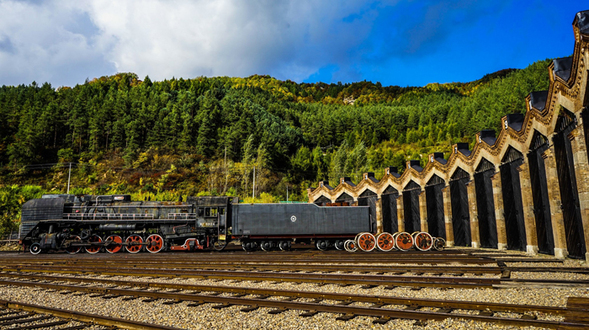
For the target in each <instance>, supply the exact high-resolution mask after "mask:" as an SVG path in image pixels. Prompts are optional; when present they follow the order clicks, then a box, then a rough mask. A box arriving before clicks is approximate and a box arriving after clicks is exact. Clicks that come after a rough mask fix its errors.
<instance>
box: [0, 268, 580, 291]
mask: <svg viewBox="0 0 589 330" xmlns="http://www.w3.org/2000/svg"><path fill="white" fill-rule="evenodd" d="M0 271H2V272H5V273H6V272H28V273H59V274H98V275H112V276H135V277H153V278H158V277H163V278H166V277H167V278H197V279H216V280H233V281H272V282H295V283H316V284H340V285H364V286H385V287H395V286H408V287H418V288H422V287H437V288H484V287H488V288H492V287H495V288H499V287H514V286H519V287H524V286H528V287H529V286H536V287H537V286H551V287H558V286H566V287H574V286H576V287H589V280H559V279H517V278H507V277H493V278H489V277H464V276H463V275H464V273H456V271H453V273H454V274H455V275H457V276H442V275H444V274H443V273H439V274H438V275H439V276H422V275H409V276H405V275H375V274H349V273H338V274H326V273H315V272H304V273H296V272H271V271H268V272H266V271H244V270H237V271H236V270H195V269H173V268H169V269H167V268H139V267H121V266H120V265H119V266H96V265H93V266H88V265H84V266H83V267H79V265H55V264H52V265H14V266H8V265H7V266H0Z"/></svg>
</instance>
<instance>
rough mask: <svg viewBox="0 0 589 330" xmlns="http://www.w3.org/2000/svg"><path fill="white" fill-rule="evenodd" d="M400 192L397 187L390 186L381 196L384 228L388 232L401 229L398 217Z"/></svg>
mask: <svg viewBox="0 0 589 330" xmlns="http://www.w3.org/2000/svg"><path fill="white" fill-rule="evenodd" d="M398 198H399V192H398V191H397V189H395V188H393V187H391V186H388V187H387V189H385V191H384V192H383V193H382V195H381V196H380V199H381V202H382V230H383V231H386V232H388V233H395V232H397V231H399V223H398V219H397V199H398Z"/></svg>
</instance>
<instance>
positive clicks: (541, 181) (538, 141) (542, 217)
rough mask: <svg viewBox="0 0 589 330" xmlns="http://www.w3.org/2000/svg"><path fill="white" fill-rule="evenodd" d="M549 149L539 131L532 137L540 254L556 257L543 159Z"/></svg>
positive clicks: (531, 149)
mask: <svg viewBox="0 0 589 330" xmlns="http://www.w3.org/2000/svg"><path fill="white" fill-rule="evenodd" d="M548 147H549V146H548V139H546V137H545V136H544V135H542V134H540V133H539V132H538V131H535V132H534V136H533V137H532V144H531V145H530V152H529V153H528V162H529V165H530V183H531V186H532V198H533V201H534V218H535V219H536V237H537V238H538V252H540V253H544V254H552V255H554V236H553V235H552V219H551V216H550V201H549V200H548V184H547V181H546V166H545V164H544V157H542V154H543V153H544V151H546V150H547V149H548Z"/></svg>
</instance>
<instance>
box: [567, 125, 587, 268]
mask: <svg viewBox="0 0 589 330" xmlns="http://www.w3.org/2000/svg"><path fill="white" fill-rule="evenodd" d="M568 138H569V140H570V141H571V149H572V152H573V162H574V164H575V165H574V169H575V179H576V180H577V181H576V182H577V191H578V193H579V206H580V208H581V219H583V233H584V234H585V251H586V252H585V260H587V262H589V246H588V245H589V244H588V242H589V183H588V182H587V178H589V160H588V159H587V145H586V144H585V134H584V131H583V123H582V122H581V123H580V124H579V125H578V126H577V127H576V128H575V129H574V130H573V131H572V132H571V133H570V134H569V136H568Z"/></svg>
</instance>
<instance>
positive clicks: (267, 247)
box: [260, 241, 272, 252]
mask: <svg viewBox="0 0 589 330" xmlns="http://www.w3.org/2000/svg"><path fill="white" fill-rule="evenodd" d="M260 248H261V249H262V251H266V252H268V251H270V250H272V244H271V243H270V242H269V241H263V242H262V243H260Z"/></svg>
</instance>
